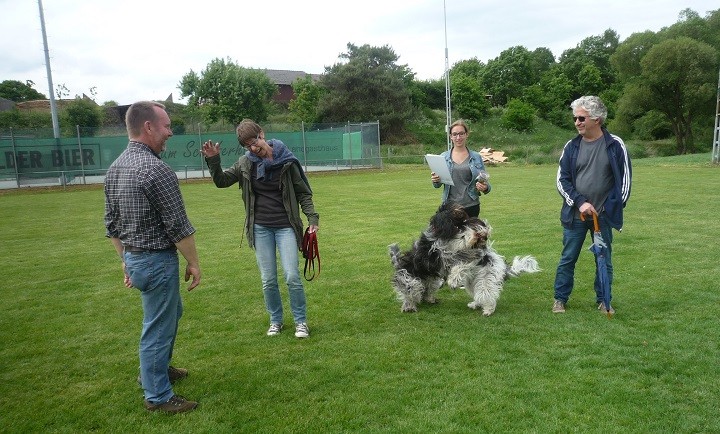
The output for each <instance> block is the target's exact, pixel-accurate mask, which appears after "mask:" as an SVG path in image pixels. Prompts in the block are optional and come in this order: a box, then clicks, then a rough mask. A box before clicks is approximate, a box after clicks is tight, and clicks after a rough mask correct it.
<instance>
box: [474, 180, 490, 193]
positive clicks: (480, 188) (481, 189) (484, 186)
mask: <svg viewBox="0 0 720 434" xmlns="http://www.w3.org/2000/svg"><path fill="white" fill-rule="evenodd" d="M475 188H476V189H477V191H479V192H482V193H485V192H486V191H487V189H488V185H487V184H486V183H484V182H476V183H475Z"/></svg>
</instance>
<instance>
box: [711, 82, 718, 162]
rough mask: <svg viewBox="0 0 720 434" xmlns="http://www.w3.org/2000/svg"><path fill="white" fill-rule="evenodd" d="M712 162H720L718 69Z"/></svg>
mask: <svg viewBox="0 0 720 434" xmlns="http://www.w3.org/2000/svg"><path fill="white" fill-rule="evenodd" d="M712 162H713V163H715V164H718V163H720V71H718V88H717V105H716V106H715V129H714V130H713V145H712Z"/></svg>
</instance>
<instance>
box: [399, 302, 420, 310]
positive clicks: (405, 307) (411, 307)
mask: <svg viewBox="0 0 720 434" xmlns="http://www.w3.org/2000/svg"><path fill="white" fill-rule="evenodd" d="M400 310H401V311H402V312H417V306H415V305H414V304H412V303H408V302H405V303H403V305H402V307H401V308H400Z"/></svg>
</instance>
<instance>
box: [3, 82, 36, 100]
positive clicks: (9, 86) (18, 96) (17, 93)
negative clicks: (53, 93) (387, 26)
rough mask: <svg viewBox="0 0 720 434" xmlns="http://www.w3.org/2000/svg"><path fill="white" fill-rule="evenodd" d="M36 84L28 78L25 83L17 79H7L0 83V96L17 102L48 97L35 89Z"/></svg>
mask: <svg viewBox="0 0 720 434" xmlns="http://www.w3.org/2000/svg"><path fill="white" fill-rule="evenodd" d="M34 85H35V83H34V82H33V81H32V80H26V81H25V83H22V82H20V81H17V80H5V81H3V82H2V83H0V98H5V99H9V100H10V101H15V102H23V101H34V100H38V99H47V98H46V97H45V95H43V94H41V93H40V92H38V91H36V90H35V89H33V86H34Z"/></svg>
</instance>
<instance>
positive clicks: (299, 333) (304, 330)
mask: <svg viewBox="0 0 720 434" xmlns="http://www.w3.org/2000/svg"><path fill="white" fill-rule="evenodd" d="M308 336H310V329H309V328H308V326H307V324H305V323H304V322H300V323H297V324H295V337H296V338H306V337H308Z"/></svg>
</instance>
